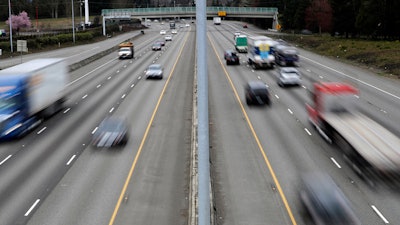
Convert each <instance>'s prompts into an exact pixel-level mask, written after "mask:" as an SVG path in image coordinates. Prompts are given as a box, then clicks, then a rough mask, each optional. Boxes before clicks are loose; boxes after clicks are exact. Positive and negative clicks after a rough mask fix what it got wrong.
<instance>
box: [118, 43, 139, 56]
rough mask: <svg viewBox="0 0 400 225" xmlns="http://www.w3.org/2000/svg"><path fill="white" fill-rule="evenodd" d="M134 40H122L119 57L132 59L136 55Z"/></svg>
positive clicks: (119, 46)
mask: <svg viewBox="0 0 400 225" xmlns="http://www.w3.org/2000/svg"><path fill="white" fill-rule="evenodd" d="M133 47H134V46H133V43H132V42H129V41H127V42H122V43H121V44H119V45H118V58H119V59H132V58H133V57H134V54H135V52H134V48H133Z"/></svg>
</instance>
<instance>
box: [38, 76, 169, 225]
mask: <svg viewBox="0 0 400 225" xmlns="http://www.w3.org/2000/svg"><path fill="white" fill-rule="evenodd" d="M126 74H129V73H126ZM124 76H125V77H127V76H129V75H124ZM164 83H165V80H162V81H156V80H141V82H139V83H138V84H137V85H135V88H133V90H132V93H130V94H129V95H128V96H126V99H125V100H124V102H123V103H121V104H120V107H121V108H118V109H116V110H115V111H114V112H115V113H117V114H120V115H123V116H124V117H127V116H129V117H128V118H130V119H129V120H130V123H131V126H132V130H131V132H130V133H131V139H130V141H129V142H128V146H129V145H130V144H134V145H135V146H134V147H128V146H127V147H126V148H124V149H123V150H121V151H120V152H121V154H123V156H121V157H119V156H118V160H115V159H108V158H107V159H106V161H103V160H104V159H103V158H104V157H103V156H99V157H93V156H91V155H90V154H89V155H87V154H86V153H87V152H89V153H90V151H91V150H90V149H91V147H90V148H88V149H86V151H84V153H83V154H82V155H81V156H80V157H79V158H78V159H77V161H76V162H75V164H74V167H73V168H72V169H71V170H69V171H68V173H67V175H66V176H65V177H66V178H65V177H64V178H63V180H64V179H67V182H68V179H71V180H73V179H74V177H78V176H80V174H81V173H82V171H88V170H89V171H88V173H90V174H88V175H86V176H85V177H91V179H83V178H82V180H79V181H78V182H77V183H73V184H71V185H70V186H69V187H68V190H66V189H65V188H64V187H63V186H62V185H58V186H57V187H56V188H55V190H54V191H53V192H52V194H51V195H50V196H49V197H48V198H47V199H46V201H45V202H44V203H43V205H42V206H41V207H40V208H39V210H38V211H37V213H36V214H35V215H34V217H33V218H32V220H31V222H30V224H41V223H42V222H43V223H47V222H48V221H49V222H48V223H49V224H54V223H60V221H65V224H99V223H102V224H104V223H106V222H107V221H108V220H109V218H110V216H111V215H112V210H113V209H114V208H113V207H114V205H115V203H116V201H117V199H118V194H119V193H120V190H121V188H122V184H123V181H124V179H125V178H126V173H125V176H117V175H116V174H120V173H124V172H127V171H128V170H129V168H126V166H127V165H129V166H130V165H131V164H132V161H133V158H134V155H135V154H136V153H137V149H138V148H139V147H138V145H139V143H140V138H141V137H142V135H143V133H144V130H145V127H146V124H147V123H148V121H149V120H150V116H151V112H152V110H153V109H154V105H155V104H156V101H157V98H158V95H157V94H155V93H158V92H161V89H162V87H163V85H164ZM127 85H128V84H127ZM111 93H112V92H111ZM113 95H115V96H114V97H113V98H112V99H114V100H116V99H118V97H120V96H122V95H123V93H117V94H113ZM144 99H145V101H144ZM104 111H106V110H104ZM127 149H129V152H128V151H127ZM130 149H132V151H130ZM93 151H94V152H97V151H96V150H93ZM106 152H109V151H107V150H106ZM111 154H113V153H111ZM92 164H93V166H91V165H92ZM75 165H76V166H75ZM80 165H81V166H84V168H81V169H80V168H79V167H80ZM96 165H102V166H101V168H102V169H101V171H97V170H96V168H98V167H99V166H96ZM129 166H128V167H129ZM75 167H78V168H77V169H75ZM86 167H88V168H90V169H85V168H86ZM105 171H106V172H105ZM108 171H110V172H108ZM118 171H119V172H118ZM121 171H122V172H121ZM70 174H71V175H70ZM68 177H70V178H68ZM75 179H76V178H75ZM103 179H106V181H104V182H99V183H98V185H94V183H93V182H95V181H96V180H103ZM63 180H62V181H61V182H60V184H62V183H63ZM117 185H120V186H118V188H117V187H116V186H117ZM94 187H96V188H95V189H94ZM53 193H54V194H53ZM71 193H74V197H71ZM105 193H106V194H105ZM86 195H89V196H88V197H86ZM81 198H83V199H85V201H84V202H82V203H81V204H79V205H78V206H77V205H76V201H80V199H81ZM60 199H62V200H63V201H62V203H57V202H59V201H60ZM104 202H107V203H109V204H108V205H107V206H103V203H104ZM55 205H57V207H56V206H55ZM110 205H111V206H110ZM77 207H78V208H77ZM88 208H90V209H91V210H90V211H89V213H85V212H86V211H87V209H88ZM53 210H55V211H54V213H55V214H57V212H63V216H62V217H61V218H60V220H59V219H56V218H55V219H54V220H52V219H49V218H48V217H47V216H46V215H49V214H52V212H53ZM94 217H95V218H96V219H95V220H94V219H93V218H94ZM55 220H57V221H55Z"/></svg>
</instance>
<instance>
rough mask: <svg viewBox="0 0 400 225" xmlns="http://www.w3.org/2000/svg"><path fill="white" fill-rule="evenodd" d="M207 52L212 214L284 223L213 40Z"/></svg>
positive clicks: (221, 219)
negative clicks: (214, 47) (213, 209)
mask: <svg viewBox="0 0 400 225" xmlns="http://www.w3.org/2000/svg"><path fill="white" fill-rule="evenodd" d="M208 55H209V56H210V57H209V58H208V73H209V101H210V102H209V105H210V143H211V147H210V154H211V167H212V168H211V173H212V187H213V193H214V196H213V198H214V204H215V206H214V208H215V214H216V215H215V218H216V220H217V222H218V223H221V224H263V223H265V221H270V222H271V223H273V224H288V223H287V221H288V220H289V217H288V214H287V212H286V211H285V209H284V206H283V204H282V200H281V199H280V197H279V195H278V194H277V192H276V189H274V188H272V186H273V185H274V184H273V183H274V182H273V179H272V177H271V175H270V174H269V172H268V169H267V166H266V164H265V162H264V161H263V159H262V155H261V153H260V150H259V148H258V145H257V142H256V141H255V139H254V137H253V136H252V134H251V131H250V129H249V126H248V124H247V123H246V121H245V119H244V116H243V113H242V111H241V108H240V106H239V105H238V102H237V99H236V96H235V95H234V94H233V91H232V89H231V87H230V83H229V81H228V80H227V78H226V75H225V71H224V70H223V66H222V65H223V64H222V60H221V61H220V59H218V58H217V57H216V55H218V53H216V51H215V50H214V49H213V47H212V45H209V49H208ZM240 87H242V86H240ZM271 185H272V186H271Z"/></svg>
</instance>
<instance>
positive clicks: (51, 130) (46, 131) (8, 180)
mask: <svg viewBox="0 0 400 225" xmlns="http://www.w3.org/2000/svg"><path fill="white" fill-rule="evenodd" d="M110 82H112V83H111V84H109V85H106V86H105V87H104V88H103V89H100V90H99V93H97V94H96V95H93V96H88V97H87V98H85V99H84V100H82V101H81V102H80V103H79V105H77V106H76V107H75V108H72V109H71V110H70V111H68V112H66V115H65V116H64V117H62V118H60V119H59V120H58V119H54V120H49V121H48V122H47V123H45V124H43V125H42V126H41V127H39V128H38V129H37V131H38V132H32V133H31V134H29V135H28V136H27V137H26V138H24V141H26V143H25V144H24V145H23V146H22V147H21V148H23V149H24V151H23V154H19V155H17V157H15V158H14V159H13V160H12V161H11V162H9V166H8V167H7V168H8V169H7V170H3V171H2V173H4V174H5V175H4V176H2V181H4V182H2V183H1V190H2V192H1V193H12V195H11V194H9V195H4V194H3V195H2V198H1V199H2V201H1V202H2V206H1V208H2V210H1V213H2V216H1V217H2V220H4V221H8V222H7V224H13V222H14V221H20V220H23V221H25V220H27V218H29V217H30V216H31V215H32V213H28V215H26V216H25V214H26V213H27V212H28V211H27V210H28V209H29V207H28V205H29V206H30V205H32V204H33V202H34V201H33V200H31V198H35V199H43V198H45V197H46V196H47V194H48V192H49V190H51V189H52V188H53V187H54V185H56V183H57V181H58V180H59V179H60V178H61V177H62V176H63V174H64V173H65V172H66V169H65V167H66V166H65V163H66V161H67V160H69V159H70V158H71V157H72V156H73V155H74V154H77V155H79V154H80V152H81V151H83V150H82V149H81V148H78V147H77V146H75V144H76V143H79V144H78V146H80V147H82V146H85V144H86V145H87V143H88V142H89V140H88V139H89V137H90V132H91V131H92V129H93V124H97V123H98V122H99V121H101V118H103V117H104V115H105V114H106V113H107V112H108V111H109V110H110V108H111V107H110V105H108V104H111V103H107V101H110V102H114V101H115V99H119V97H120V94H119V93H118V92H115V91H114V92H113V90H115V89H116V88H115V87H121V84H122V83H124V82H125V80H124V79H123V77H120V78H119V79H112V80H111V81H110ZM110 93H112V95H111V94H110ZM113 95H116V96H113ZM111 97H113V99H111V100H109V98H111ZM102 107H104V111H103V110H101V108H102ZM108 107H110V108H108ZM93 109H96V110H93ZM67 118H68V119H67ZM62 119H63V121H60V120H62ZM93 119H95V120H96V122H93V121H92V123H91V124H92V125H87V124H86V125H85V123H87V122H89V121H91V120H93ZM75 129H78V131H76V130H75ZM84 130H86V131H87V132H86V133H85V132H84ZM39 131H41V132H39ZM76 134H78V135H77V136H75V137H74V138H71V139H68V138H69V137H70V135H76ZM43 135H44V136H43ZM66 139H68V141H66ZM81 141H82V142H81ZM84 141H86V142H84ZM58 145H60V146H62V148H61V147H59V146H58ZM64 145H65V147H64ZM55 149H56V150H55ZM59 151H60V152H59ZM61 151H62V152H61ZM38 162H40V163H38ZM42 170H43V171H42ZM37 171H39V173H37ZM2 175H3V174H2ZM42 175H43V176H42ZM16 187H18V188H16ZM15 196H18V198H15ZM10 202H12V204H10ZM16 204H18V207H16ZM34 208H36V205H35V207H34ZM3 213H5V214H4V215H3Z"/></svg>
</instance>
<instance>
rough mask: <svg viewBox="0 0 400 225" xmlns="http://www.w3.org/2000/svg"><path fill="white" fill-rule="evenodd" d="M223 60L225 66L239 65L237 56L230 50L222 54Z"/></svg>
mask: <svg viewBox="0 0 400 225" xmlns="http://www.w3.org/2000/svg"><path fill="white" fill-rule="evenodd" d="M224 59H225V60H226V65H232V64H234V65H239V64H240V60H239V56H238V55H237V53H236V52H235V51H232V50H226V51H225V52H224Z"/></svg>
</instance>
